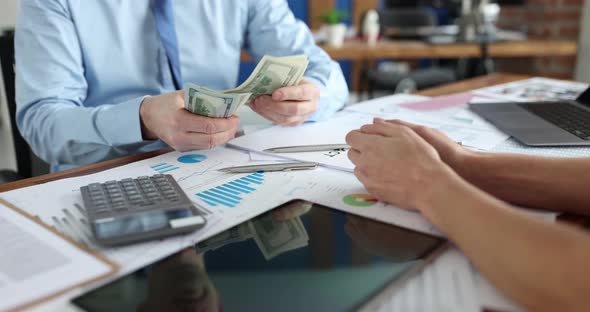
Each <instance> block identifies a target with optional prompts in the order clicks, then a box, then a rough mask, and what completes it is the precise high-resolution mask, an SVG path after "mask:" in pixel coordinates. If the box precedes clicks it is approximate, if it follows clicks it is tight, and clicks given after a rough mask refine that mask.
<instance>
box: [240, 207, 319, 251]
mask: <svg viewBox="0 0 590 312" xmlns="http://www.w3.org/2000/svg"><path fill="white" fill-rule="evenodd" d="M249 224H250V230H251V232H252V235H253V236H254V240H255V241H256V244H258V247H259V248H260V250H261V251H262V254H263V255H264V257H265V258H266V259H267V260H270V259H272V258H274V257H276V256H277V255H279V254H282V253H284V252H287V251H290V250H294V249H298V248H301V247H304V246H307V244H308V241H309V236H308V235H307V231H306V230H305V227H304V226H303V222H301V219H300V218H294V219H290V220H287V221H276V220H275V219H274V218H273V217H272V216H271V214H267V215H265V216H262V217H260V218H257V219H255V220H252V221H251V222H250V223H249Z"/></svg>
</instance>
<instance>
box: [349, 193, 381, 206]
mask: <svg viewBox="0 0 590 312" xmlns="http://www.w3.org/2000/svg"><path fill="white" fill-rule="evenodd" d="M342 201H343V202H344V203H345V204H347V205H350V206H355V207H369V206H373V205H375V204H376V203H378V202H379V200H378V199H377V198H375V197H373V196H371V195H368V194H352V195H348V196H344V198H342Z"/></svg>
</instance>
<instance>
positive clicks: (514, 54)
mask: <svg viewBox="0 0 590 312" xmlns="http://www.w3.org/2000/svg"><path fill="white" fill-rule="evenodd" d="M322 48H323V49H324V50H325V51H326V52H327V53H328V54H329V55H330V56H331V57H332V58H333V59H335V60H337V61H342V60H350V61H352V76H351V80H352V81H351V86H350V88H351V90H355V91H358V90H360V81H361V77H362V70H363V68H364V65H365V64H371V63H372V62H374V61H377V60H382V59H395V60H406V61H407V60H417V59H461V58H480V57H482V48H481V45H480V44H478V43H453V44H430V43H426V42H423V41H380V42H378V43H377V45H375V46H373V47H371V46H369V45H367V44H366V43H364V42H361V41H357V40H352V41H347V42H345V43H344V46H342V47H341V48H331V47H328V46H322ZM577 50H578V45H577V43H576V42H575V41H557V40H533V39H531V40H520V41H506V42H497V43H492V44H490V45H489V48H488V52H489V56H490V57H493V58H523V57H529V58H530V57H551V56H575V55H576V54H577ZM251 60H252V57H250V56H249V55H248V54H247V53H246V52H243V53H242V61H244V62H247V61H251Z"/></svg>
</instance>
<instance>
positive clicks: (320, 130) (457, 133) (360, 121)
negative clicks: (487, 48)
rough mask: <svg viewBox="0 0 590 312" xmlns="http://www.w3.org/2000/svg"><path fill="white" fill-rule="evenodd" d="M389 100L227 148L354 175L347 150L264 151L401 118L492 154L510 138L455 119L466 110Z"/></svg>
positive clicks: (337, 140) (323, 140) (338, 140)
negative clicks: (418, 108) (426, 109)
mask: <svg viewBox="0 0 590 312" xmlns="http://www.w3.org/2000/svg"><path fill="white" fill-rule="evenodd" d="M394 97H395V96H394ZM403 99H407V96H404V97H403ZM387 100H389V101H390V102H392V103H395V105H394V104H389V105H387V104H386V103H385V102H384V101H385V100H383V99H379V101H371V102H367V103H365V104H357V105H354V106H351V107H349V108H347V109H346V111H344V112H341V113H339V114H337V115H336V116H334V117H333V118H332V119H330V120H327V121H322V122H317V123H308V124H304V125H302V126H300V127H297V128H286V127H281V126H274V127H270V128H267V129H264V130H260V131H257V132H254V133H252V134H248V135H245V136H242V137H239V138H236V139H234V140H232V141H230V142H229V143H228V145H229V146H232V147H236V148H239V149H243V150H247V151H250V152H258V153H262V154H266V155H273V156H278V157H284V158H288V159H293V160H299V161H310V162H317V163H319V164H321V165H323V166H325V167H328V168H333V169H338V170H344V171H349V172H352V171H353V170H354V165H353V163H352V162H351V161H350V160H349V159H348V156H347V153H346V152H347V151H346V150H332V151H324V152H306V153H283V154H272V153H268V152H265V150H266V149H269V148H276V147H284V146H299V145H324V144H345V143H346V135H347V134H348V133H349V132H350V131H352V130H357V129H359V128H360V127H362V126H363V125H366V124H371V123H373V119H374V118H376V117H379V118H383V119H401V120H405V121H408V122H412V123H415V124H418V125H424V126H428V127H431V128H435V129H438V130H440V131H442V132H443V133H445V134H446V135H447V136H449V138H451V139H452V140H454V141H456V142H458V143H461V144H462V145H463V146H465V147H468V148H472V149H476V150H482V151H489V150H491V149H493V148H494V147H496V146H497V145H499V144H501V143H502V142H504V141H506V140H507V139H508V138H509V136H508V135H507V134H505V133H503V132H501V131H499V130H498V129H497V128H495V127H494V126H493V125H491V124H488V123H486V122H484V121H478V123H477V124H475V123H474V122H473V120H474V119H477V118H479V117H477V116H470V119H469V120H464V119H462V118H461V117H462V116H458V117H455V115H457V114H458V113H459V112H460V111H464V114H468V113H469V112H467V111H465V109H464V108H461V109H460V110H452V111H448V112H447V111H445V112H441V113H438V112H437V113H435V114H434V115H433V114H432V113H429V114H425V113H419V112H414V111H411V110H408V109H403V108H401V107H399V106H396V105H397V103H399V102H397V101H396V99H395V98H393V97H389V98H387Z"/></svg>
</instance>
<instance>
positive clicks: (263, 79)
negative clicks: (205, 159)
mask: <svg viewBox="0 0 590 312" xmlns="http://www.w3.org/2000/svg"><path fill="white" fill-rule="evenodd" d="M308 64H309V61H308V59H307V56H305V55H296V56H287V57H273V56H268V55H265V56H264V57H263V58H262V60H260V62H259V63H258V65H256V68H255V69H254V71H253V72H252V74H251V75H250V77H249V78H248V79H247V80H246V81H245V82H244V83H242V84H241V85H240V86H238V87H237V88H234V89H230V90H225V91H216V90H211V89H208V88H205V87H202V86H198V85H195V84H192V83H187V84H186V85H185V108H186V109H187V110H188V111H190V112H192V113H193V114H197V115H202V116H207V117H214V118H227V117H230V116H231V115H234V114H235V113H236V112H237V111H238V109H239V108H240V107H241V106H242V105H244V104H246V103H249V102H250V101H252V100H253V99H255V98H256V97H258V96H260V95H264V94H268V95H270V94H272V93H273V92H274V91H275V90H277V89H279V88H283V87H290V86H294V85H297V84H299V82H300V81H301V79H302V78H303V74H304V73H305V70H306V69H307V65H308Z"/></svg>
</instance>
